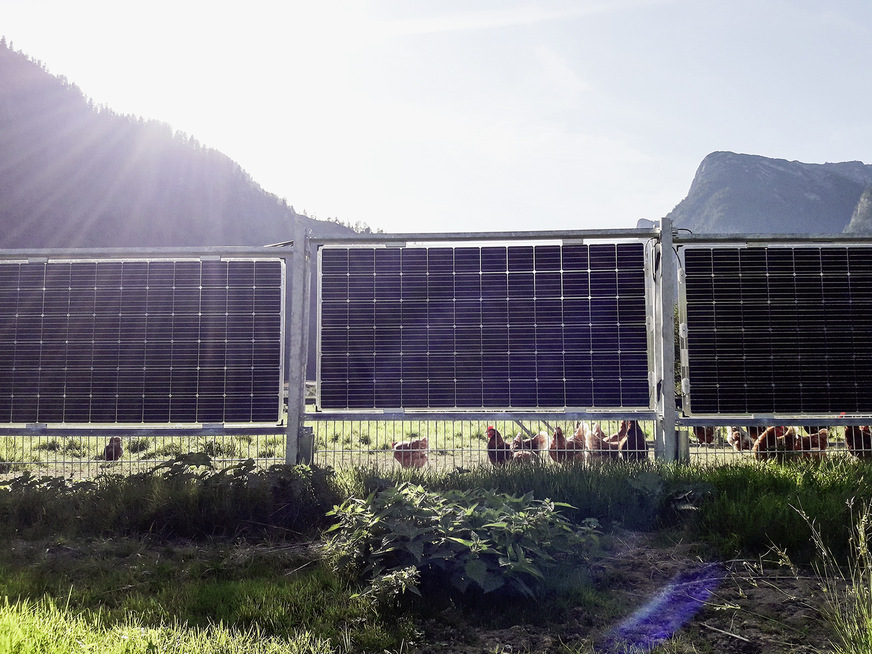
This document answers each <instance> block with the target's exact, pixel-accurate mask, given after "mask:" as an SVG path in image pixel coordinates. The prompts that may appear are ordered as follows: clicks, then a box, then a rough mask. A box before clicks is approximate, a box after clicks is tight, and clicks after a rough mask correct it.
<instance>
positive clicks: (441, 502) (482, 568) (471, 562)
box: [327, 483, 596, 599]
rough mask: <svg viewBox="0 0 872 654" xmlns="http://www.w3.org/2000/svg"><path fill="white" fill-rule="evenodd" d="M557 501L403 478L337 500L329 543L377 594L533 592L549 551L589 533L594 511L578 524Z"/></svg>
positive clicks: (574, 548) (586, 538)
mask: <svg viewBox="0 0 872 654" xmlns="http://www.w3.org/2000/svg"><path fill="white" fill-rule="evenodd" d="M561 506H563V505H558V504H555V503H554V502H551V501H550V500H534V499H533V496H532V494H531V493H528V494H526V495H524V496H523V497H515V496H511V495H505V494H501V493H497V492H495V491H490V490H482V489H471V490H466V491H459V490H449V491H444V492H441V493H436V492H429V491H427V490H425V489H424V488H423V487H422V486H420V485H416V484H412V483H403V484H400V485H399V486H398V487H389V488H385V489H383V490H381V491H378V492H375V493H373V494H371V495H370V496H369V497H367V498H366V499H363V500H361V499H357V498H354V497H351V498H349V499H347V500H346V501H344V502H343V503H342V504H341V505H340V506H337V507H335V508H334V509H333V511H331V512H330V515H331V516H334V517H335V518H336V519H337V521H338V522H337V524H336V525H334V526H333V527H331V529H330V530H328V533H331V532H332V536H330V539H329V542H328V544H327V551H329V552H330V553H331V556H332V563H333V565H334V567H335V568H336V569H337V570H341V571H345V572H347V573H349V574H350V575H352V576H353V577H356V578H359V579H360V580H362V581H364V582H365V583H366V584H368V588H367V590H366V591H365V593H367V594H370V595H372V596H377V597H379V598H380V599H383V597H384V596H385V594H387V595H391V594H394V595H396V594H401V593H402V592H404V591H406V590H408V591H410V592H413V593H416V594H421V593H422V591H424V592H426V593H427V594H428V595H432V596H437V594H439V593H443V594H444V593H446V592H447V593H461V594H464V593H473V594H481V593H489V592H493V591H495V590H498V589H502V590H503V591H504V592H505V591H506V590H508V591H510V594H511V593H514V594H515V595H521V596H527V597H529V596H533V595H535V589H536V586H537V583H538V582H539V581H540V580H542V578H543V569H544V568H547V567H549V566H551V565H552V564H553V563H554V562H555V555H557V554H560V553H568V552H573V553H575V554H578V553H580V552H584V551H585V546H586V545H590V544H592V542H593V539H594V530H595V528H596V521H586V522H585V523H584V524H583V525H582V526H581V528H580V529H579V530H578V531H575V530H573V528H572V527H571V526H570V524H569V522H568V521H567V520H566V519H565V518H564V517H563V516H562V515H561V514H560V513H558V508H559V507H561ZM386 590H387V593H386Z"/></svg>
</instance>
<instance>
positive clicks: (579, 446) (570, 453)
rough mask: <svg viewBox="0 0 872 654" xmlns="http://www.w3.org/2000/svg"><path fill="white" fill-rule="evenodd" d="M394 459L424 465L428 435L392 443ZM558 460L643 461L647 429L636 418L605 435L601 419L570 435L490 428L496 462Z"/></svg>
mask: <svg viewBox="0 0 872 654" xmlns="http://www.w3.org/2000/svg"><path fill="white" fill-rule="evenodd" d="M392 449H393V454H394V459H396V460H397V462H398V463H399V464H400V466H402V467H403V468H421V467H423V466H425V465H426V464H427V461H428V458H427V457H428V450H429V444H428V442H427V439H426V438H415V439H411V440H408V441H401V442H398V443H393V444H392ZM545 452H547V453H548V456H549V457H550V458H551V460H553V461H554V462H555V463H573V462H588V463H593V462H597V461H608V460H615V461H617V460H623V461H641V460H644V459H647V458H648V443H647V441H646V440H645V432H644V431H642V428H641V427H639V423H637V422H636V421H635V420H624V421H622V422H621V424H620V428H619V429H618V431H617V432H615V433H614V434H610V435H608V436H606V435H605V434H604V433H603V430H602V427H601V426H600V425H599V423H597V424H594V425H588V424H586V423H578V424H576V427H575V432H574V433H573V434H572V435H571V436H565V435H564V433H563V429H561V428H560V427H557V428H556V429H554V431H553V432H552V433H551V434H549V433H548V432H545V431H542V432H539V433H538V434H535V435H529V436H524V435H523V434H518V435H517V436H515V437H514V438H512V440H511V441H506V440H505V439H504V438H503V435H502V434H501V433H500V432H499V430H497V428H496V427H494V426H489V427H488V428H487V457H488V460H489V461H490V462H491V463H492V464H493V465H495V466H502V465H506V464H509V463H536V462H542V460H543V459H542V455H543V453H545Z"/></svg>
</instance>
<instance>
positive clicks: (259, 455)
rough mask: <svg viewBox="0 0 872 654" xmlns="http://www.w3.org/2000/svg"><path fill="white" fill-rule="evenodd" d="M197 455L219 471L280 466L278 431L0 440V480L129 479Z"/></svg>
mask: <svg viewBox="0 0 872 654" xmlns="http://www.w3.org/2000/svg"><path fill="white" fill-rule="evenodd" d="M199 452H202V453H204V454H207V455H208V456H209V457H210V459H211V460H212V463H213V464H214V465H216V466H219V467H224V466H228V465H232V464H234V463H238V462H239V461H244V460H246V459H254V460H255V462H256V463H257V464H258V465H262V466H269V465H273V464H276V463H284V461H285V434H284V432H281V431H279V432H277V433H263V434H249V433H245V434H221V435H211V434H210V435H201V436H188V435H182V434H178V433H173V432H171V431H169V430H167V431H166V433H159V434H154V435H144V436H117V435H114V434H113V433H112V432H110V430H100V431H99V432H98V433H82V434H75V435H56V434H28V433H26V432H22V433H20V434H13V435H5V436H0V478H2V477H10V476H16V475H20V474H24V473H25V472H28V473H30V474H32V475H38V476H63V477H75V478H85V477H94V476H97V475H99V474H103V473H116V474H133V473H137V472H142V471H145V470H149V469H152V468H154V467H155V466H158V465H160V464H162V463H165V462H167V461H170V460H172V459H173V458H175V457H178V456H181V455H184V454H190V453H199Z"/></svg>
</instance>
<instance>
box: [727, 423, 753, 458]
mask: <svg viewBox="0 0 872 654" xmlns="http://www.w3.org/2000/svg"><path fill="white" fill-rule="evenodd" d="M727 442H728V443H729V444H730V446H731V447H732V448H733V449H734V450H736V452H743V451H745V450H750V449H751V448H753V447H754V439H753V438H751V435H750V434H749V433H748V432H747V431H745V430H744V429H742V428H741V427H731V428H730V435H729V436H727Z"/></svg>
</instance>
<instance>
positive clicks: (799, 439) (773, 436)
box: [692, 425, 872, 461]
mask: <svg viewBox="0 0 872 654" xmlns="http://www.w3.org/2000/svg"><path fill="white" fill-rule="evenodd" d="M692 429H693V435H694V436H695V437H696V439H697V441H699V443H700V444H701V445H713V444H715V442H716V436H717V429H716V428H715V427H711V426H706V427H703V426H694V427H693V428H692ZM728 432H729V435H728V436H727V438H726V441H727V443H728V444H729V445H730V446H731V447H732V448H733V449H734V450H736V451H737V452H746V453H748V454H750V455H752V456H753V457H754V458H755V459H758V460H761V461H766V460H771V459H774V460H777V461H784V460H785V459H787V458H814V459H819V458H822V457H824V456H826V455H827V448H828V447H829V441H830V430H829V429H827V428H825V427H824V428H818V427H803V428H802V431H800V429H798V428H796V427H788V426H749V427H748V428H747V429H745V428H742V427H729V428H728ZM803 432H804V433H803ZM845 448H846V449H847V451H848V452H849V453H850V454H852V455H854V456H856V457H857V458H860V459H872V428H870V426H859V425H848V426H846V427H845Z"/></svg>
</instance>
